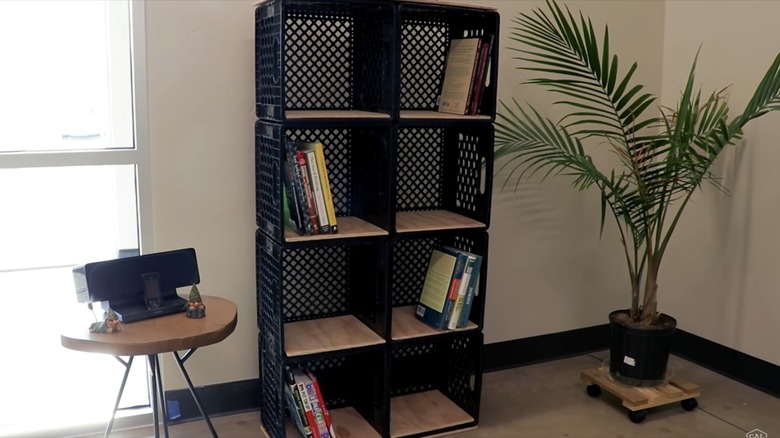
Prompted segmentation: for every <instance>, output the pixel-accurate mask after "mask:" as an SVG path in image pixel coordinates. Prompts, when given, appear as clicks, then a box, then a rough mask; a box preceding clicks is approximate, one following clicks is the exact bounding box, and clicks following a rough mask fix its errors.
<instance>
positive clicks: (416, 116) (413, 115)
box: [401, 110, 490, 120]
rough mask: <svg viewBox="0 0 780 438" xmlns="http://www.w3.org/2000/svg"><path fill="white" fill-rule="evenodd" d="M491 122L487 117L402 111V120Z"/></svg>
mask: <svg viewBox="0 0 780 438" xmlns="http://www.w3.org/2000/svg"><path fill="white" fill-rule="evenodd" d="M430 119H434V120H490V116H485V115H474V116H467V115H459V114H449V113H440V112H438V111H413V110H401V120H430Z"/></svg>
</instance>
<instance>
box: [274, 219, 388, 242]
mask: <svg viewBox="0 0 780 438" xmlns="http://www.w3.org/2000/svg"><path fill="white" fill-rule="evenodd" d="M336 219H337V222H338V226H339V232H338V233H336V234H315V235H313V236H301V235H300V234H298V233H296V232H295V230H293V229H292V228H290V227H289V226H287V225H286V226H285V227H284V240H285V241H286V242H306V241H310V240H327V239H345V238H346V239H348V238H354V237H369V236H387V234H388V233H387V230H384V229H382V228H379V227H377V226H376V225H374V224H372V223H371V222H366V221H364V220H363V219H360V218H356V217H354V216H343V217H338V218H336Z"/></svg>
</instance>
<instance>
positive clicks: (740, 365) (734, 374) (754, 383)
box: [672, 329, 780, 397]
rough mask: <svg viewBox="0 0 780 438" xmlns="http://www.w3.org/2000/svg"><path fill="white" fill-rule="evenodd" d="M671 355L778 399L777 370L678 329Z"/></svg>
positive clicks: (771, 365)
mask: <svg viewBox="0 0 780 438" xmlns="http://www.w3.org/2000/svg"><path fill="white" fill-rule="evenodd" d="M672 352H673V353H674V354H675V355H677V356H680V357H682V358H684V359H686V360H689V361H691V362H693V363H695V364H697V365H700V366H703V367H705V368H709V369H710V370H712V371H715V372H717V373H719V374H723V375H724V376H726V377H728V378H730V379H733V380H736V381H738V382H741V383H744V384H745V385H748V386H751V387H753V388H755V389H758V390H759V391H763V392H766V393H767V394H771V395H774V396H775V397H780V366H778V365H775V364H772V363H769V362H767V361H764V360H762V359H759V358H757V357H753V356H750V355H748V354H745V353H742V352H740V351H737V350H734V349H733V348H729V347H726V346H724V345H720V344H718V343H716V342H712V341H710V340H708V339H704V338H702V337H701V336H696V335H694V334H692V333H688V332H686V331H684V330H680V329H677V330H676V331H675V334H674V337H673V338H672Z"/></svg>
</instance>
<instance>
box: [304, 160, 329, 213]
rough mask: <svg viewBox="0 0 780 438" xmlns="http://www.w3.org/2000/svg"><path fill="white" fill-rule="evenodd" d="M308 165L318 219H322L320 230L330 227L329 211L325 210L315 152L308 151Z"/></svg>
mask: <svg viewBox="0 0 780 438" xmlns="http://www.w3.org/2000/svg"><path fill="white" fill-rule="evenodd" d="M306 165H307V166H309V173H310V174H311V187H312V191H313V192H314V202H315V203H316V204H317V217H318V218H319V219H320V228H323V227H328V228H330V227H329V225H330V223H329V222H328V211H327V210H326V209H325V197H324V196H323V195H322V183H321V181H322V180H321V179H320V173H319V172H318V171H317V157H316V156H315V155H314V151H306Z"/></svg>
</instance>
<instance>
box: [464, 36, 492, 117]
mask: <svg viewBox="0 0 780 438" xmlns="http://www.w3.org/2000/svg"><path fill="white" fill-rule="evenodd" d="M492 53H493V35H486V36H484V37H482V42H481V43H480V50H479V61H478V63H477V73H476V75H475V77H474V84H473V86H472V88H473V92H472V98H471V101H470V102H469V110H468V114H472V115H476V114H479V113H480V108H481V106H482V92H483V91H484V89H485V86H486V79H487V74H488V72H489V65H490V55H491V54H492Z"/></svg>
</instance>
